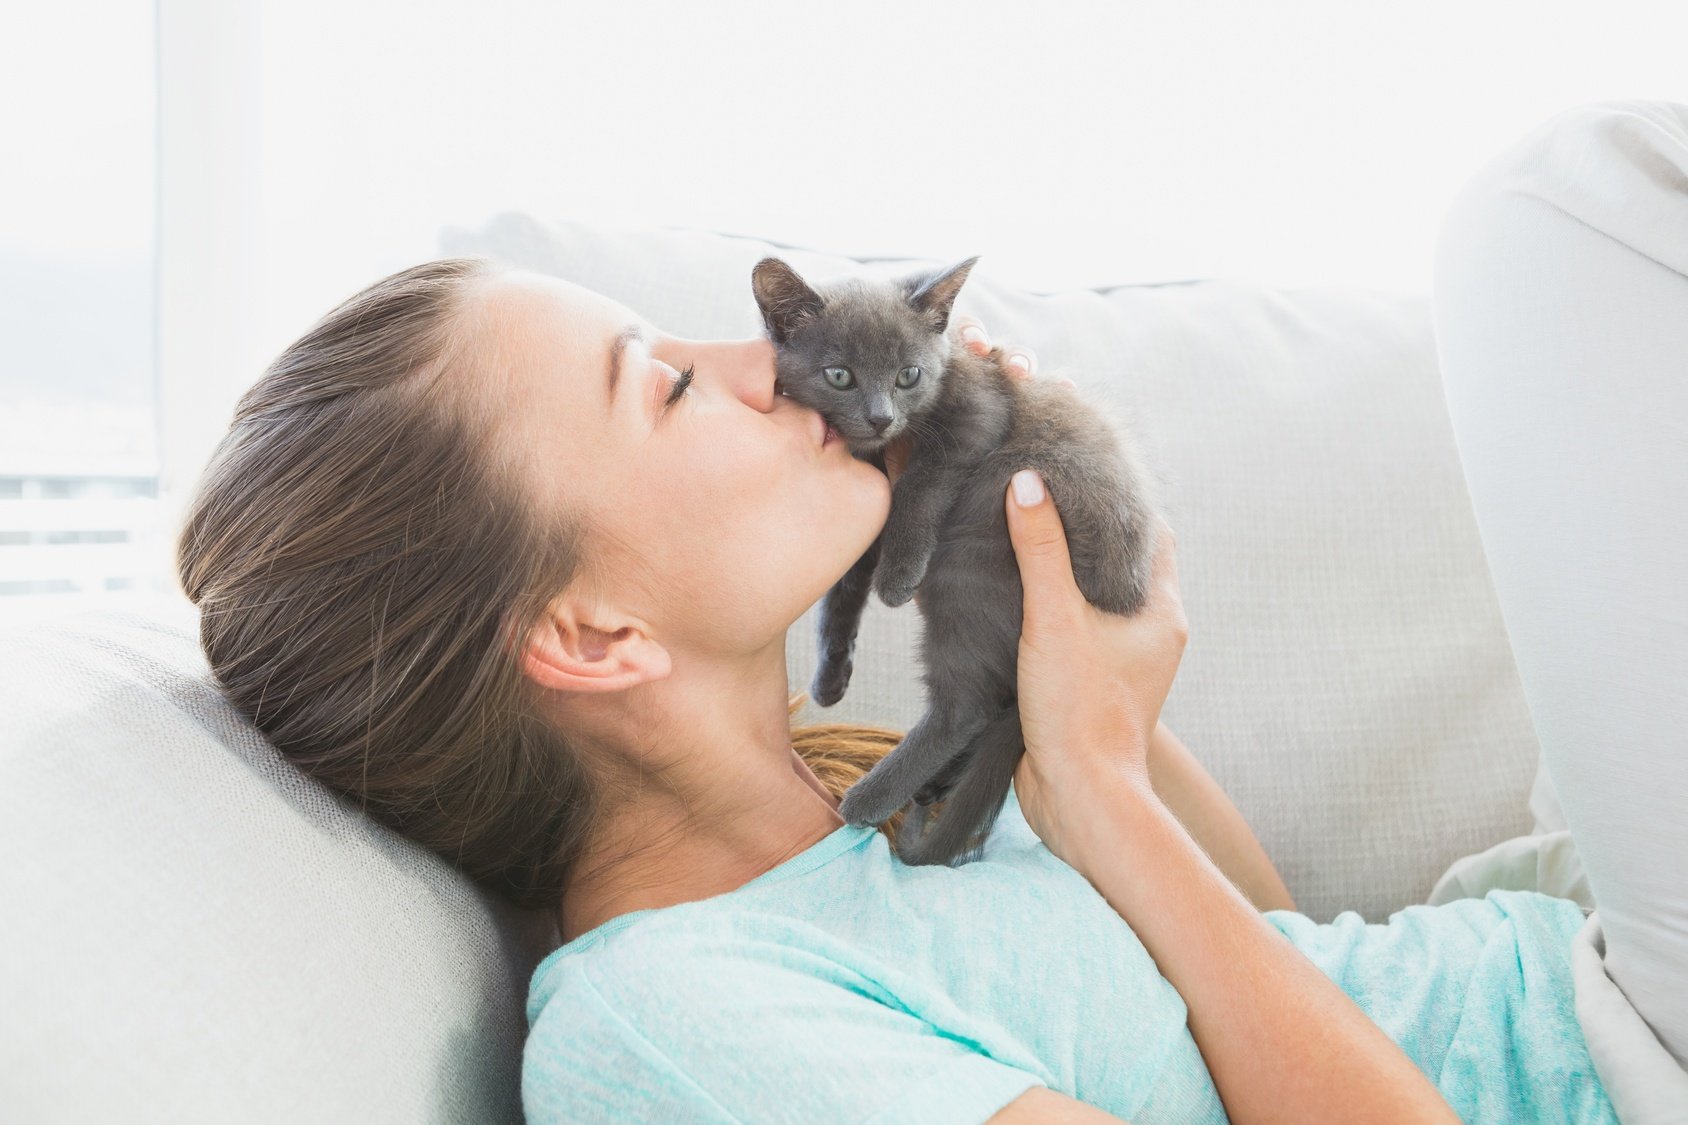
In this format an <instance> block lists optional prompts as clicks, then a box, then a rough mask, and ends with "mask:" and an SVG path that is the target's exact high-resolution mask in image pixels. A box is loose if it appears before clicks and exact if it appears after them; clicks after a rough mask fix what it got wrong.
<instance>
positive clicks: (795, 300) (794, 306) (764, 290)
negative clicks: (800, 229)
mask: <svg viewBox="0 0 1688 1125" xmlns="http://www.w3.org/2000/svg"><path fill="white" fill-rule="evenodd" d="M750 288H751V289H752V290H753V291H754V292H755V293H756V304H757V306H758V307H760V308H761V310H762V323H763V324H765V325H767V326H768V335H769V336H770V337H772V338H773V341H774V343H776V344H783V343H785V342H786V339H787V338H788V337H789V336H790V334H791V330H792V329H793V328H795V327H796V326H797V324H798V323H799V322H800V321H802V320H805V319H807V318H808V317H811V316H814V315H815V314H816V313H818V312H820V311H821V305H822V303H823V302H822V301H821V295H820V294H819V293H816V292H815V291H814V290H813V289H811V288H809V285H808V283H807V282H805V281H804V280H803V279H802V278H800V277H798V276H797V271H796V270H794V269H792V268H791V267H790V266H788V265H786V264H785V263H784V262H782V261H781V260H780V259H778V258H763V259H762V260H761V261H760V262H757V263H756V268H755V269H753V270H751V271H750Z"/></svg>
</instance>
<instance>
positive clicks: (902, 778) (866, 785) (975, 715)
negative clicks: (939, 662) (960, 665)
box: [838, 698, 990, 824]
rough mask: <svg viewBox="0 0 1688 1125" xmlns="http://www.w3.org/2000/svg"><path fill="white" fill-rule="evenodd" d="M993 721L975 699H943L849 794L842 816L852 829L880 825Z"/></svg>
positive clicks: (936, 702) (841, 806)
mask: <svg viewBox="0 0 1688 1125" xmlns="http://www.w3.org/2000/svg"><path fill="white" fill-rule="evenodd" d="M989 721H990V713H989V711H988V710H983V709H981V708H980V707H979V705H978V704H977V703H976V702H974V701H973V700H972V699H967V698H963V699H960V700H952V699H949V698H939V699H938V700H936V701H935V702H933V703H932V704H931V705H929V706H928V707H927V708H926V713H925V714H924V715H922V716H921V717H920V721H919V722H917V723H915V724H914V728H913V729H912V730H910V731H909V732H908V734H907V735H905V736H904V737H903V740H902V741H901V742H900V743H898V744H897V746H896V748H895V749H893V750H892V751H891V752H890V753H889V754H887V755H885V756H884V757H883V758H881V759H880V760H879V761H878V762H875V763H874V766H873V768H872V769H870V770H868V771H867V773H866V774H864V775H863V776H862V777H861V779H860V780H859V781H857V782H856V783H855V784H854V785H852V786H850V788H849V790H848V791H846V792H845V794H844V799H843V800H842V801H841V802H839V805H838V813H839V815H840V816H842V817H843V818H844V819H845V820H847V821H849V822H850V823H851V824H881V823H883V822H885V821H886V820H888V819H890V817H891V814H892V813H894V812H896V811H897V810H898V809H900V808H902V807H903V806H904V805H906V804H908V803H909V801H910V800H911V799H912V798H913V797H914V794H915V791H916V790H918V789H919V788H920V787H921V786H923V785H925V784H926V782H928V781H930V780H931V778H932V775H933V774H935V773H937V772H938V770H940V769H941V768H942V767H943V765H944V763H946V762H948V761H949V760H950V759H951V758H952V757H954V756H955V755H956V754H957V753H958V752H960V751H961V750H962V749H964V748H965V747H966V746H967V744H968V743H970V742H972V741H973V739H974V738H975V737H977V735H978V733H979V732H980V731H981V730H983V729H984V728H985V724H986V723H987V722H989Z"/></svg>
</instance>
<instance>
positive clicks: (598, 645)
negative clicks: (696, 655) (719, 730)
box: [521, 597, 673, 692]
mask: <svg viewBox="0 0 1688 1125" xmlns="http://www.w3.org/2000/svg"><path fill="white" fill-rule="evenodd" d="M521 666H522V672H523V674H525V675H526V676H527V677H528V678H529V679H531V680H533V681H534V682H535V683H536V684H538V685H540V686H541V687H544V688H550V689H552V690H554V691H581V692H593V691H622V690H624V689H626V688H630V687H637V686H638V685H639V684H643V683H649V682H651V681H654V680H660V679H662V678H663V677H665V676H667V675H668V674H669V672H671V671H672V670H673V664H672V662H671V661H670V660H669V656H668V650H667V649H665V648H663V647H662V645H660V644H658V643H657V641H656V640H655V639H653V638H652V637H651V636H650V635H649V634H648V633H647V632H646V631H645V626H644V623H643V622H640V621H637V620H634V619H632V618H628V617H625V616H623V615H620V614H618V613H616V612H615V611H614V610H612V609H610V608H609V607H607V606H603V605H589V604H587V603H585V602H582V601H579V600H577V599H575V598H572V597H562V598H558V599H557V600H555V601H553V602H552V603H551V605H550V606H549V607H548V608H547V610H546V612H545V615H544V616H543V617H541V618H540V620H539V622H538V624H536V625H535V626H534V627H533V629H532V631H531V632H529V633H528V636H527V638H526V640H525V642H524V644H523V646H522V655H521Z"/></svg>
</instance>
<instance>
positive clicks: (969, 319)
mask: <svg viewBox="0 0 1688 1125" xmlns="http://www.w3.org/2000/svg"><path fill="white" fill-rule="evenodd" d="M950 331H951V332H953V333H955V338H956V339H957V340H959V341H961V343H962V345H963V346H965V347H966V348H967V350H968V351H970V352H972V353H973V354H974V355H976V356H986V355H989V354H990V350H991V338H990V333H988V332H986V331H985V326H984V325H983V324H980V323H979V318H978V317H976V316H969V315H967V314H966V313H958V314H957V315H956V316H954V317H953V318H951V321H950ZM1003 362H1004V363H1005V364H1007V366H1008V370H1010V371H1012V372H1013V373H1014V374H1016V375H1018V376H1019V377H1020V378H1022V379H1029V378H1031V377H1032V376H1033V375H1034V374H1036V373H1037V353H1036V352H1034V351H1032V350H1031V349H1030V348H1028V347H1026V346H1025V345H1024V344H1011V345H1005V346H1004V347H1003ZM1056 382H1058V383H1060V384H1061V385H1063V386H1067V387H1072V388H1073V389H1074V390H1077V389H1078V387H1077V386H1076V385H1075V384H1074V383H1073V381H1072V380H1071V379H1057V380H1056Z"/></svg>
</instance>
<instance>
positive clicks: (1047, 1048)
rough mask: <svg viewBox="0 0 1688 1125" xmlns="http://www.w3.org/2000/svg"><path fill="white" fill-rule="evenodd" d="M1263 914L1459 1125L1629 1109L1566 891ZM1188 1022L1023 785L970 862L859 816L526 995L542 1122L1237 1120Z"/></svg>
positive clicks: (651, 920) (649, 913) (556, 964)
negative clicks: (1057, 1104) (1603, 1069)
mask: <svg viewBox="0 0 1688 1125" xmlns="http://www.w3.org/2000/svg"><path fill="white" fill-rule="evenodd" d="M1266 917H1267V918H1268V919H1269V920H1270V921H1271V922H1272V924H1273V925H1274V926H1276V927H1277V928H1278V929H1279V930H1280V931H1281V932H1282V933H1284V934H1285V935H1286V936H1287V937H1288V938H1289V939H1290V940H1291V941H1292V942H1294V943H1295V944H1296V945H1297V946H1298V947H1299V948H1300V949H1301V950H1302V951H1303V952H1305V953H1306V954H1307V956H1308V957H1309V958H1310V959H1311V960H1312V961H1313V962H1314V963H1315V964H1317V965H1318V966H1319V968H1320V970H1322V971H1323V972H1324V973H1325V974H1326V975H1327V976H1329V977H1330V978H1331V979H1332V980H1333V981H1335V982H1336V983H1337V984H1338V985H1339V986H1341V987H1342V989H1343V990H1344V991H1345V992H1347V994H1348V995H1349V996H1351V997H1353V999H1354V1000H1355V1002H1356V1003H1357V1004H1358V1005H1359V1006H1360V1007H1361V1008H1362V1009H1363V1010H1364V1011H1365V1012H1366V1013H1367V1014H1368V1015H1370V1016H1371V1018H1372V1019H1373V1020H1374V1021H1376V1022H1377V1023H1378V1024H1379V1026H1381V1027H1382V1028H1383V1030H1384V1031H1386V1032H1387V1033H1388V1034H1389V1035H1390V1037H1391V1038H1392V1039H1394V1041H1395V1042H1396V1043H1398V1044H1400V1046H1401V1047H1402V1049H1403V1050H1404V1051H1405V1052H1406V1053H1407V1054H1408V1055H1409V1056H1410V1057H1411V1058H1412V1059H1413V1061H1414V1062H1415V1063H1417V1064H1418V1066H1419V1067H1420V1069H1422V1070H1423V1071H1424V1072H1425V1074H1427V1075H1428V1076H1429V1077H1430V1078H1432V1079H1433V1080H1434V1081H1435V1082H1436V1085H1437V1087H1438V1088H1439V1089H1440V1090H1441V1092H1442V1094H1443V1096H1444V1097H1446V1098H1447V1099H1448V1101H1449V1102H1450V1103H1451V1104H1452V1105H1453V1107H1454V1109H1455V1110H1456V1111H1458V1113H1459V1114H1460V1116H1461V1117H1462V1118H1463V1119H1464V1120H1465V1121H1468V1122H1473V1121H1497V1122H1498V1121H1532V1122H1559V1121H1563V1122H1595V1121H1599V1122H1616V1120H1617V1118H1616V1116H1615V1115H1614V1114H1613V1112H1612V1108H1611V1105H1610V1103H1609V1102H1608V1101H1607V1098H1606V1094H1605V1091H1604V1090H1603V1089H1602V1087H1601V1085H1600V1082H1599V1079H1598V1077H1597V1076H1596V1074H1595V1071H1594V1067H1593V1064H1592V1062H1591V1061H1590V1059H1589V1056H1588V1050H1587V1047H1586V1045H1585V1043H1584V1040H1583V1036H1582V1030H1581V1027H1580V1026H1579V1025H1578V1023H1577V1020H1576V1014H1575V1009H1574V1006H1573V996H1572V984H1571V967H1570V948H1571V938H1572V936H1573V935H1574V934H1575V933H1576V931H1577V930H1578V929H1579V928H1580V927H1581V926H1582V924H1583V920H1584V914H1583V910H1582V908H1581V907H1580V906H1578V905H1577V904H1576V903H1575V902H1572V901H1570V900H1568V899H1559V898H1551V897H1549V896H1547V895H1542V894H1537V893H1535V892H1532V891H1491V892H1489V894H1488V895H1487V896H1486V897H1484V898H1482V899H1463V900H1460V901H1458V902H1452V903H1447V904H1445V905H1442V906H1412V907H1408V908H1406V909H1404V910H1401V911H1398V912H1397V913H1395V914H1394V915H1392V916H1391V918H1390V920H1389V922H1388V923H1387V924H1380V923H1372V924H1368V923H1366V922H1365V921H1363V920H1362V919H1361V917H1360V916H1359V915H1358V914H1355V913H1353V912H1346V913H1343V914H1341V915H1338V917H1337V918H1336V920H1335V921H1333V922H1331V923H1328V924H1319V923H1315V922H1313V921H1312V920H1311V919H1309V918H1307V917H1306V916H1305V915H1302V914H1298V913H1294V912H1292V911H1287V910H1273V911H1268V912H1267V913H1266ZM1186 1015H1187V1009H1186V1008H1185V1005H1184V1001H1183V999H1182V998H1181V997H1180V996H1179V994H1178V992H1177V990H1176V989H1174V988H1173V987H1172V985H1171V983H1170V982H1168V981H1167V980H1166V978H1165V977H1163V976H1161V974H1160V972H1159V971H1158V969H1157V968H1156V966H1155V962H1154V960H1153V959H1152V958H1151V957H1150V956H1149V954H1148V951H1147V950H1146V949H1145V948H1144V947H1143V945H1142V943H1141V942H1139V941H1138V940H1137V936H1136V935H1135V934H1134V933H1133V932H1132V930H1131V927H1130V926H1128V925H1127V924H1126V923H1125V921H1124V920H1123V919H1121V918H1120V916H1119V915H1118V914H1117V913H1115V911H1114V909H1113V908H1112V907H1111V906H1109V905H1108V902H1107V900H1106V899H1104V898H1103V897H1102V896H1101V895H1100V894H1099V893H1097V891H1096V889H1095V888H1094V887H1092V886H1091V885H1090V883H1089V881H1088V880H1086V879H1085V878H1084V877H1083V876H1082V875H1080V874H1079V873H1078V872H1077V871H1075V870H1073V869H1072V868H1071V867H1068V866H1067V865H1066V864H1065V863H1063V862H1062V861H1061V860H1059V859H1057V858H1056V857H1055V855H1054V854H1053V853H1052V852H1050V851H1049V849H1048V848H1046V847H1045V846H1044V845H1043V842H1042V841H1041V840H1039V839H1038V838H1037V836H1036V835H1035V834H1034V833H1033V832H1032V829H1031V827H1030V826H1029V825H1028V824H1027V823H1026V821H1025V818H1024V816H1023V815H1022V814H1021V812H1020V809H1019V804H1018V802H1017V800H1016V799H1015V797H1014V796H1013V794H1012V792H1010V796H1009V800H1008V804H1007V805H1006V806H1005V807H1004V809H1003V811H1002V814H1001V816H1000V817H999V818H998V820H997V825H996V828H995V830H994V831H993V832H992V834H991V836H990V838H989V840H988V841H987V843H986V845H985V849H984V853H983V856H982V857H981V858H980V859H977V860H975V861H973V862H971V863H968V864H965V865H963V866H960V867H954V868H951V867H938V866H926V867H910V866H907V865H905V864H904V863H903V862H902V861H901V860H899V859H897V858H896V856H895V855H894V854H893V853H892V851H891V849H890V845H889V843H888V842H887V840H886V839H885V837H884V836H883V835H881V834H880V833H879V832H878V831H876V830H874V829H872V828H865V827H857V826H853V825H845V826H843V827H841V828H839V829H837V830H836V831H834V832H832V833H831V834H830V835H828V836H827V837H826V838H824V839H822V840H821V841H819V842H818V843H816V844H814V845H813V846H812V847H810V848H809V849H808V850H806V851H804V852H802V853H800V854H799V855H796V856H793V857H792V858H790V859H788V860H786V861H785V862H784V863H782V864H780V865H779V866H778V867H775V868H774V869H772V870H771V871H767V872H765V873H764V874H762V875H760V876H758V877H756V878H755V879H752V880H751V881H750V882H748V883H746V884H745V885H744V886H742V887H739V888H738V889H737V890H734V891H731V892H728V893H726V894H722V895H717V896H715V897H713V898H708V899H703V900H701V901H698V902H687V903H681V904H679V905H676V906H667V907H660V908H655V909H650V910H637V911H633V912H632V913H629V914H623V915H621V916H619V917H616V918H612V919H611V920H609V921H608V922H605V923H603V924H602V925H600V926H598V927H597V928H596V929H593V930H591V931H589V932H587V933H584V934H581V935H580V936H578V937H576V938H575V939H574V940H573V941H570V942H568V943H567V944H565V945H563V946H561V947H559V948H558V949H556V950H555V951H553V952H552V953H551V954H550V956H548V957H546V958H545V960H544V961H542V962H541V963H540V964H539V966H538V967H537V968H536V969H535V970H534V973H533V978H532V982H531V985H530V988H529V991H528V1001H527V1018H528V1037H527V1043H526V1047H525V1050H524V1053H523V1058H522V1105H523V1109H524V1111H525V1115H526V1118H527V1121H528V1125H551V1123H553V1122H565V1121H566V1122H578V1121H662V1122H691V1121H709V1122H729V1121H730V1122H786V1121H789V1122H801V1123H803V1125H821V1123H824V1122H834V1121H837V1122H876V1123H878V1122H898V1123H925V1122H981V1121H985V1120H986V1119H988V1118H989V1117H990V1116H991V1115H992V1114H994V1113H995V1112H996V1111H997V1110H999V1109H1001V1108H1002V1107H1003V1106H1004V1105H1006V1104H1008V1103H1009V1102H1010V1101H1012V1100H1013V1099H1014V1098H1015V1097H1016V1096H1018V1095H1019V1094H1020V1093H1022V1092H1023V1091H1025V1090H1026V1089H1027V1088H1029V1087H1031V1086H1035V1085H1044V1086H1049V1087H1051V1088H1053V1089H1055V1090H1059V1091H1061V1092H1062V1093H1065V1094H1069V1095H1071V1096H1072V1097H1075V1098H1079V1099H1081V1100H1083V1101H1086V1102H1089V1103H1090V1104H1092V1105H1095V1106H1099V1107H1101V1108H1103V1109H1105V1110H1107V1111H1109V1112H1110V1113H1113V1114H1115V1115H1116V1116H1119V1117H1122V1118H1124V1119H1126V1120H1127V1121H1130V1122H1133V1123H1134V1125H1149V1123H1153V1122H1177V1123H1193V1122H1210V1121H1225V1120H1226V1116H1225V1110H1224V1106H1223V1105H1222V1103H1221V1102H1220V1100H1219V1094H1218V1091H1217V1090H1216V1089H1215V1087H1214V1085H1213V1081H1212V1078H1211V1077H1210V1075H1209V1074H1208V1070H1207V1067H1206V1065H1205V1064H1204V1062H1203V1060H1202V1056H1201V1052H1200V1051H1199V1050H1198V1049H1197V1047H1196V1042H1195V1039H1194V1038H1193V1037H1192V1036H1191V1034H1190V1031H1189V1028H1188V1026H1187V1025H1186V1023H1185V1019H1186Z"/></svg>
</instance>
